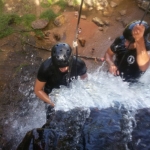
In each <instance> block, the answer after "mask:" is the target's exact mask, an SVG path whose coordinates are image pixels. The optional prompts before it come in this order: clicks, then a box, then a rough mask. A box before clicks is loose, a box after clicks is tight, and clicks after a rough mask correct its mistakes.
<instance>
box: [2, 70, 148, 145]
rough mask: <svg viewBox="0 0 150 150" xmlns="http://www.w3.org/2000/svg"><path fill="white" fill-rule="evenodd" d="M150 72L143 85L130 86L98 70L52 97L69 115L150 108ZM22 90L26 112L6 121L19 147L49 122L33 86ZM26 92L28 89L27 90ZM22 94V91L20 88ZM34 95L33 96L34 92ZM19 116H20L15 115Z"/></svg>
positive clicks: (10, 135) (143, 80)
mask: <svg viewBox="0 0 150 150" xmlns="http://www.w3.org/2000/svg"><path fill="white" fill-rule="evenodd" d="M149 76H150V69H148V70H147V72H146V73H145V74H144V75H143V76H142V78H141V79H140V83H136V84H132V85H129V83H126V82H123V81H122V79H121V78H120V77H114V76H112V75H110V74H109V73H107V72H106V71H105V72H104V71H102V70H101V68H98V69H97V71H95V72H94V73H88V79H85V80H80V79H78V80H74V81H73V82H72V83H71V84H70V88H68V87H65V86H62V87H61V88H60V89H54V90H53V91H52V93H51V94H50V97H51V99H52V100H53V101H54V103H55V110H64V111H68V110H70V109H73V108H76V107H82V108H84V109H88V108H89V107H97V108H99V109H102V108H108V107H115V106H116V104H117V107H121V106H122V105H124V106H125V107H126V108H127V109H130V110H136V109H139V108H145V107H146V108H148V107H150V94H149V91H150V80H149ZM24 87H25V88H26V90H22V93H23V94H24V95H26V97H27V101H26V102H27V103H26V104H27V105H26V104H23V105H26V106H25V109H23V110H22V111H20V112H18V111H16V112H11V114H10V116H9V118H8V119H7V120H5V123H4V124H5V125H6V126H7V125H9V124H11V127H12V128H9V129H8V128H7V131H6V132H9V134H8V136H9V138H10V139H12V137H13V138H14V136H15V138H16V141H17V142H16V143H17V144H18V143H19V142H21V140H22V138H23V137H24V136H25V134H26V133H27V132H28V131H29V130H32V129H33V128H40V127H41V126H42V125H43V124H44V123H45V121H46V113H45V104H44V103H43V102H42V101H41V100H39V99H38V98H37V97H36V96H35V95H34V93H33V84H32V86H31V85H30V87H28V88H27V86H26V85H24ZM23 89H24V88H23ZM20 91H21V88H20ZM31 91H32V92H31ZM15 114H17V115H15Z"/></svg>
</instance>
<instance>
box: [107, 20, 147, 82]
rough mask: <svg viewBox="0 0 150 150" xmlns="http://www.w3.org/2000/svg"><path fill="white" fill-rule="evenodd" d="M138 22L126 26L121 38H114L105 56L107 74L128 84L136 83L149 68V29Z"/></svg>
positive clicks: (145, 23)
mask: <svg viewBox="0 0 150 150" xmlns="http://www.w3.org/2000/svg"><path fill="white" fill-rule="evenodd" d="M140 22H141V21H140V20H139V21H134V22H132V23H130V24H129V25H127V27H126V28H125V30H124V32H123V36H120V37H118V38H116V39H115V41H114V42H113V43H112V45H111V46H110V48H108V50H107V51H106V54H105V59H106V62H107V63H108V66H109V72H110V73H112V74H113V75H115V76H116V75H120V76H121V78H122V79H123V80H124V81H128V82H134V81H137V80H138V79H139V77H140V76H141V75H142V74H143V73H144V72H145V71H146V70H147V69H148V67H149V61H150V58H149V54H148V51H149V50H150V41H149V36H150V27H149V25H148V24H147V22H145V21H142V22H141V24H140ZM114 56H115V58H114Z"/></svg>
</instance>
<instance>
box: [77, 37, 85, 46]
mask: <svg viewBox="0 0 150 150" xmlns="http://www.w3.org/2000/svg"><path fill="white" fill-rule="evenodd" d="M78 40H79V43H80V45H81V46H82V47H84V46H85V43H86V40H85V39H84V38H81V37H80V38H78Z"/></svg>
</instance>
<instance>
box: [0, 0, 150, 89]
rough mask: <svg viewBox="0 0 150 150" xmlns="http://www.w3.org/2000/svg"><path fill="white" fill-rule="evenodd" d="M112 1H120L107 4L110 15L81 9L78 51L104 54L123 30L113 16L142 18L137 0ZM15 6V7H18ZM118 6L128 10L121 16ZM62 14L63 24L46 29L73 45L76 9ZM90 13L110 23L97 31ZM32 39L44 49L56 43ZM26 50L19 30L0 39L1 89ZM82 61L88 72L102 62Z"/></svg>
mask: <svg viewBox="0 0 150 150" xmlns="http://www.w3.org/2000/svg"><path fill="white" fill-rule="evenodd" d="M115 2H117V3H118V4H119V5H118V6H117V7H116V8H109V11H111V16H110V17H104V16H103V15H102V12H101V11H96V10H92V11H82V15H86V16H87V19H86V20H83V19H81V20H80V24H79V28H81V33H80V34H79V36H78V37H80V38H84V39H85V40H86V44H85V46H84V47H82V46H80V44H78V51H79V54H80V55H84V56H89V57H104V53H105V51H106V50H107V48H108V47H109V45H110V44H111V43H112V42H113V40H114V39H115V37H116V36H118V35H120V34H122V31H123V29H124V26H123V24H122V23H121V22H119V21H116V18H117V17H121V18H122V19H123V21H124V22H127V23H129V22H131V21H133V20H136V19H141V18H142V16H143V14H144V11H143V10H141V9H139V8H138V6H137V2H136V1H134V0H115ZM16 8H17V9H18V7H16ZM41 10H42V8H38V9H36V12H38V13H37V15H39V12H40V11H41ZM55 10H56V8H55ZM57 10H58V9H57ZM121 10H126V11H127V14H126V15H125V16H121V15H120V13H119V11H121ZM34 11H35V10H34ZM19 13H21V12H19ZM30 13H31V12H30ZM63 14H64V15H65V16H66V20H67V21H66V23H65V24H64V25H63V26H61V27H54V28H49V27H47V28H46V29H45V31H46V32H47V31H50V32H57V33H60V34H61V35H62V37H63V38H62V39H61V40H60V41H61V42H66V43H68V44H70V45H71V46H72V43H73V41H74V38H75V31H76V26H77V17H76V16H75V10H74V9H73V8H69V9H66V11H64V12H63ZM93 17H99V18H101V19H107V20H109V22H110V25H109V26H105V28H104V31H99V29H98V26H97V25H96V24H94V23H93V22H92V18H93ZM144 20H146V21H147V22H148V23H150V16H149V14H148V15H147V16H145V18H144ZM31 35H32V34H31ZM32 41H35V43H36V46H37V47H44V48H46V49H50V47H51V46H52V44H53V43H56V41H51V40H50V39H43V40H40V39H38V38H37V37H35V36H32V38H30V39H29V42H31V43H32V44H33V42H32ZM92 49H94V52H92ZM37 52H38V55H39V56H40V57H42V58H43V59H46V58H47V57H49V56H50V52H48V51H44V50H40V49H37ZM74 53H75V51H74ZM12 54H13V55H12ZM25 54H26V53H25V52H24V46H23V45H22V43H21V37H20V35H19V34H17V33H16V34H13V35H11V36H8V37H6V38H3V39H0V91H2V90H3V89H4V87H5V86H7V83H8V81H10V80H12V77H13V76H14V75H15V74H16V69H18V68H19V67H21V66H22V65H23V64H25V63H26V61H25V60H24V59H22V55H25ZM85 62H86V64H87V67H88V70H89V72H90V71H93V70H95V69H96V68H97V67H98V66H100V65H101V62H97V61H94V60H89V59H87V60H85Z"/></svg>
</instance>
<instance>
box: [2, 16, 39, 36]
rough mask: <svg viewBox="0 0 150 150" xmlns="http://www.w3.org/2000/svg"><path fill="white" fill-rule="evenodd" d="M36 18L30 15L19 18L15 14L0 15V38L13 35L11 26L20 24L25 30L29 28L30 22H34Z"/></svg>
mask: <svg viewBox="0 0 150 150" xmlns="http://www.w3.org/2000/svg"><path fill="white" fill-rule="evenodd" d="M35 19H36V17H35V16H34V15H32V14H27V15H24V16H22V17H19V16H18V15H16V14H1V15H0V38H3V37H6V36H8V35H10V34H12V33H14V32H15V31H14V29H13V28H12V25H13V24H22V25H24V26H25V27H26V28H31V22H32V21H34V20H35Z"/></svg>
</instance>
